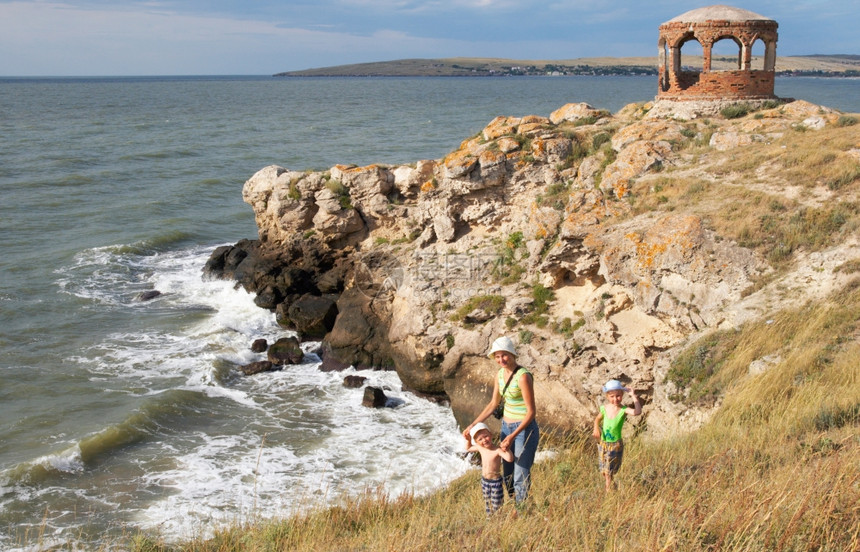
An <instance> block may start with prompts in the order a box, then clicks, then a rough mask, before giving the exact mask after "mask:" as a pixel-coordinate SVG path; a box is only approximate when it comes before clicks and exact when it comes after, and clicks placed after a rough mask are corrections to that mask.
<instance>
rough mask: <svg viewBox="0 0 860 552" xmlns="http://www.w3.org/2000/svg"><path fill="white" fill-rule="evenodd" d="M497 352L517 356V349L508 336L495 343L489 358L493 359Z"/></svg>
mask: <svg viewBox="0 0 860 552" xmlns="http://www.w3.org/2000/svg"><path fill="white" fill-rule="evenodd" d="M497 351H505V352H508V353H511V354H512V355H514V356H517V348H516V347H515V346H514V342H513V341H511V338H510V337H508V336H506V335H503V336H502V337H500V338H498V339H497V340H495V341H493V346H492V347H490V352H489V354H488V355H487V356H489V357H492V356H493V354H495V353H496V352H497Z"/></svg>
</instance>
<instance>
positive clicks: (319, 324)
mask: <svg viewBox="0 0 860 552" xmlns="http://www.w3.org/2000/svg"><path fill="white" fill-rule="evenodd" d="M337 312H338V311H337V303H336V302H335V301H334V299H332V298H331V297H325V296H316V295H311V294H305V295H302V296H301V297H300V298H299V299H298V300H296V301H294V302H293V303H292V304H291V305H290V306H289V308H288V309H287V316H288V317H289V320H290V322H291V327H293V328H295V329H296V331H298V332H299V334H300V335H301V336H302V338H307V339H321V338H322V337H323V336H325V334H327V333H328V332H330V331H331V330H332V328H334V322H335V320H336V319H337Z"/></svg>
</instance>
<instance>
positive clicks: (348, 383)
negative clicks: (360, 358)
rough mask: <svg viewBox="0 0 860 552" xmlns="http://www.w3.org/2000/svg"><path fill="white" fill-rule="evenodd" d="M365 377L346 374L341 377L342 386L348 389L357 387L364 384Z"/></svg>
mask: <svg viewBox="0 0 860 552" xmlns="http://www.w3.org/2000/svg"><path fill="white" fill-rule="evenodd" d="M366 381H367V378H366V377H364V376H346V377H345V378H343V386H344V387H348V388H349V389H358V388H360V387H361V386H363V385H364V382H366Z"/></svg>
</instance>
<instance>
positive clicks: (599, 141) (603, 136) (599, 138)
mask: <svg viewBox="0 0 860 552" xmlns="http://www.w3.org/2000/svg"><path fill="white" fill-rule="evenodd" d="M610 140H612V137H611V136H609V134H608V133H606V132H601V133H600V134H595V135H594V138H592V139H591V150H592V151H597V150H599V149H600V146H602V145H603V144H605V143H607V142H609V141H610Z"/></svg>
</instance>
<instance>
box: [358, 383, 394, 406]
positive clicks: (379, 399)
mask: <svg viewBox="0 0 860 552" xmlns="http://www.w3.org/2000/svg"><path fill="white" fill-rule="evenodd" d="M387 402H388V397H387V396H386V395H385V393H384V392H383V391H382V389H380V388H379V387H366V388H365V389H364V397H363V398H362V400H361V406H366V407H368V408H382V407H384V406H385V404H386V403H387Z"/></svg>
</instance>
